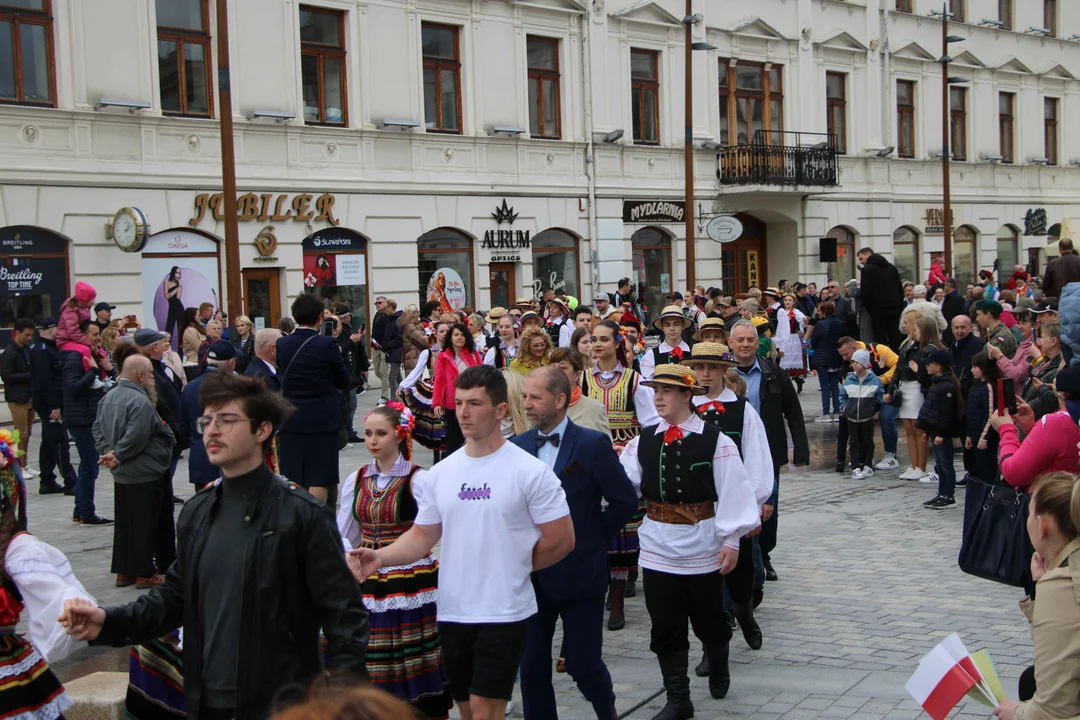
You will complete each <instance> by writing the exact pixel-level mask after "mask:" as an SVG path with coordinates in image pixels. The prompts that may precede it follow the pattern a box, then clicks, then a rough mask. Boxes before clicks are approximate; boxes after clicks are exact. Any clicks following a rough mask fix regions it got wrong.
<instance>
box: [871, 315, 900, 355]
mask: <svg viewBox="0 0 1080 720" xmlns="http://www.w3.org/2000/svg"><path fill="white" fill-rule="evenodd" d="M900 311H901V308H897V309H895V310H886V311H881V310H875V311H874V312H872V313H870V323H871V325H872V327H873V333H874V337H873V338H871V339H870V340H867V339H866V338H863V341H864V342H874V343H884V344H885V345H887V346H888V347H890V348H899V347H900V344H901V342H903V338H901V337H900Z"/></svg>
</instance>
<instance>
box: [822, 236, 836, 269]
mask: <svg viewBox="0 0 1080 720" xmlns="http://www.w3.org/2000/svg"><path fill="white" fill-rule="evenodd" d="M819 243H820V244H819V245H818V259H819V260H820V261H821V262H823V263H832V262H836V238H821V240H820V241H819Z"/></svg>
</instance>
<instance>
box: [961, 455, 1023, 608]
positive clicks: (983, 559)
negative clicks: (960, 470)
mask: <svg viewBox="0 0 1080 720" xmlns="http://www.w3.org/2000/svg"><path fill="white" fill-rule="evenodd" d="M1030 503H1031V496H1030V495H1028V494H1027V493H1025V492H1024V491H1023V490H1017V489H1015V488H1012V487H1009V486H1008V485H991V484H989V483H986V482H983V481H982V480H979V479H978V478H975V477H972V476H971V475H968V476H967V492H966V497H965V500H964V535H963V542H962V543H961V545H960V555H959V557H958V558H957V562H958V563H959V565H960V569H961V570H963V571H964V572H966V573H967V574H968V575H974V576H975V577H980V578H983V579H984V580H993V581H994V582H998V583H1002V584H1003V585H1011V586H1013V587H1030V586H1031V584H1032V583H1031V556H1032V555H1033V554H1034V553H1035V548H1034V547H1033V546H1032V544H1031V539H1030V538H1029V537H1028V534H1027V516H1028V505H1029V504H1030Z"/></svg>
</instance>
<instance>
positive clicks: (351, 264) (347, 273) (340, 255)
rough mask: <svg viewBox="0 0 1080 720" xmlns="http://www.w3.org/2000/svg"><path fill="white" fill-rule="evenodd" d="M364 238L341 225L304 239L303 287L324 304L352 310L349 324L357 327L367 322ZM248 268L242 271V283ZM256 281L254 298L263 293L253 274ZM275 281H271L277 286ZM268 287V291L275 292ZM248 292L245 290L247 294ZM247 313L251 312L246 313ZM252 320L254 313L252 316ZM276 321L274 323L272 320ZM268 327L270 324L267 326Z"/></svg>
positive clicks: (263, 303) (259, 281)
mask: <svg viewBox="0 0 1080 720" xmlns="http://www.w3.org/2000/svg"><path fill="white" fill-rule="evenodd" d="M368 244H369V241H368V239H367V238H366V237H364V236H363V235H361V234H360V233H358V232H356V231H355V230H350V229H348V228H343V227H328V228H324V229H322V230H319V231H318V232H315V233H313V234H312V235H311V236H310V237H306V238H304V241H303V243H302V245H303V248H304V278H305V280H306V281H307V282H305V283H304V287H306V288H307V289H308V292H311V293H312V294H314V295H315V296H316V297H318V298H321V299H322V301H323V302H324V303H326V306H327V307H330V308H332V307H333V306H334V305H337V304H339V303H342V304H345V305H348V306H349V309H351V310H352V322H351V323H350V324H351V326H352V327H354V328H359V327H360V325H361V324H364V325H367V324H368V292H367V291H368V273H367V246H368ZM248 275H249V272H248V271H245V272H244V277H245V284H246V283H247V277H248ZM252 281H253V282H254V283H256V284H255V285H254V286H252V287H251V290H252V291H253V292H252V293H251V295H252V297H253V298H255V299H258V298H261V297H262V296H264V295H266V294H267V293H266V291H265V288H267V287H269V286H265V285H260V284H259V283H261V282H263V281H261V280H259V279H258V277H253V278H252ZM276 285H277V281H276V280H274V281H273V286H275V287H276ZM276 292H277V290H271V291H270V293H269V294H271V295H272V294H274V293H276ZM247 295H248V293H245V297H247ZM254 304H255V305H263V306H265V302H263V301H256V302H255V303H254ZM249 314H250V313H249ZM251 317H252V318H253V319H254V317H255V316H254V315H252V316H251ZM275 324H276V323H275ZM267 327H273V326H272V325H267Z"/></svg>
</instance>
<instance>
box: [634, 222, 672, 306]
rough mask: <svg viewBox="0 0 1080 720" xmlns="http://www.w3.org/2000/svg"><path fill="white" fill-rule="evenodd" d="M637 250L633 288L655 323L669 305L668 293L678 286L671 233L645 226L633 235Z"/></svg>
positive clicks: (635, 250)
mask: <svg viewBox="0 0 1080 720" xmlns="http://www.w3.org/2000/svg"><path fill="white" fill-rule="evenodd" d="M630 249H631V252H632V253H633V263H634V264H633V272H632V273H631V275H632V276H633V278H634V280H635V283H634V287H633V291H634V292H635V293H637V296H638V299H639V301H640V302H641V304H642V305H643V306H644V309H645V320H646V321H647V322H648V323H649V325H650V326H651V325H652V323H653V322H655V321H656V318H658V317H659V316H660V311H661V309H663V307H664V306H665V305H667V300H666V298H667V296H668V294H669V293H670V292H671V291H672V290H674V289H675V286H674V285H673V284H672V282H671V277H672V276H671V236H670V235H668V234H667V233H666V232H664V231H663V230H660V229H658V228H652V227H644V228H641V229H640V230H638V231H637V232H635V233H634V234H633V235H631V236H630Z"/></svg>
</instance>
